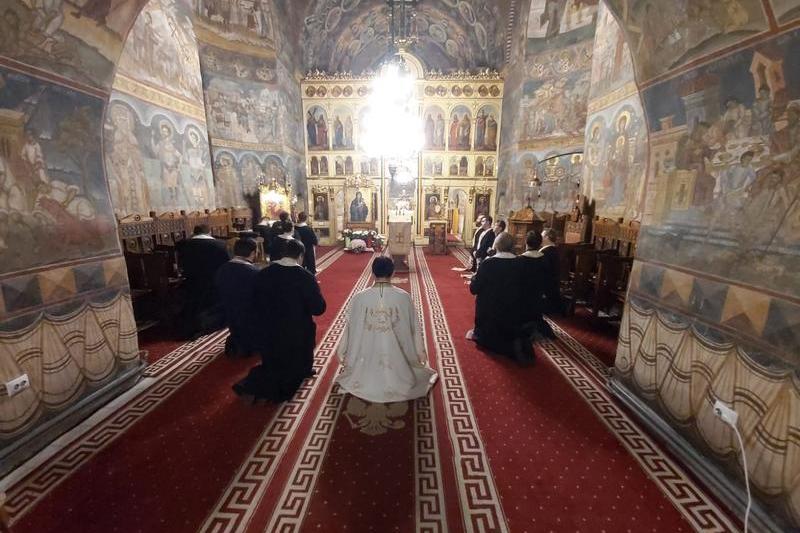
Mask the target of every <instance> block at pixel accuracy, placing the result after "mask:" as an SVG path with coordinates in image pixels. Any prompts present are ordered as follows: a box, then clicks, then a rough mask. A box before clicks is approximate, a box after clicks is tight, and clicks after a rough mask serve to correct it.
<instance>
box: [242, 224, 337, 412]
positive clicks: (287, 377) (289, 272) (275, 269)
mask: <svg viewBox="0 0 800 533" xmlns="http://www.w3.org/2000/svg"><path fill="white" fill-rule="evenodd" d="M304 252H305V248H304V247H303V243H301V242H300V241H298V240H296V239H291V240H289V241H287V242H286V244H285V248H284V250H283V257H282V258H281V259H278V260H277V261H275V262H273V263H272V264H270V266H268V267H267V268H265V269H264V270H262V271H261V272H259V274H258V276H257V277H256V288H255V297H254V302H255V305H254V311H255V317H254V318H255V323H254V325H255V327H256V328H257V330H258V332H259V339H258V345H259V351H260V353H261V364H260V365H259V366H257V367H255V368H253V369H252V370H250V373H249V374H248V375H247V377H245V378H244V379H243V380H242V381H240V382H239V383H237V384H236V385H234V386H233V390H234V391H235V392H236V393H237V394H239V395H248V396H254V397H255V398H256V399H259V398H263V399H266V400H269V401H274V402H284V401H287V400H289V399H291V398H292V396H294V393H295V392H297V389H299V388H300V385H302V383H303V381H304V380H305V379H306V378H308V377H311V376H313V375H314V370H313V363H314V345H315V344H316V331H317V326H316V324H315V323H314V319H313V317H314V316H319V315H321V314H322V313H324V312H325V299H324V298H323V297H322V292H321V291H320V288H319V284H318V283H317V280H316V279H315V278H314V276H313V275H312V274H311V273H310V272H309V271H308V270H306V269H304V268H303V267H302V266H301V265H300V258H301V257H302V256H303V253H304Z"/></svg>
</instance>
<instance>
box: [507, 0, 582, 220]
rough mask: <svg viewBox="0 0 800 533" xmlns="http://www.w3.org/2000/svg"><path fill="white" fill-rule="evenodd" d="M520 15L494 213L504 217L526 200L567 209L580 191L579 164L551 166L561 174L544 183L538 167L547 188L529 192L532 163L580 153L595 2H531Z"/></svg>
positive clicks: (538, 205)
mask: <svg viewBox="0 0 800 533" xmlns="http://www.w3.org/2000/svg"><path fill="white" fill-rule="evenodd" d="M520 10H521V13H523V14H524V16H521V17H520V20H519V23H518V24H517V27H516V28H515V29H514V38H513V39H512V41H513V42H515V43H519V44H518V45H516V46H515V47H514V48H513V49H512V53H511V63H510V64H509V66H508V68H507V69H506V71H505V72H506V74H507V78H506V84H505V85H506V96H505V98H504V101H503V115H504V116H505V117H509V118H507V119H506V123H505V125H504V128H503V133H502V139H501V143H500V147H501V154H500V167H499V173H498V176H499V177H500V184H499V187H500V191H499V194H498V213H499V214H501V215H507V214H508V213H509V211H512V210H518V209H520V208H522V207H524V206H526V205H528V203H529V202H530V204H531V205H532V206H533V207H534V209H539V210H542V209H545V207H544V206H547V208H546V209H547V210H552V209H553V206H555V207H557V210H558V211H569V210H570V209H572V207H573V205H574V203H573V202H574V198H573V196H574V194H573V193H572V192H570V193H569V194H567V193H566V192H565V191H579V189H578V188H577V182H580V181H581V177H582V176H581V173H582V171H581V170H579V165H581V164H582V158H580V157H579V158H578V159H576V160H575V161H573V157H572V156H571V155H570V156H565V157H563V158H557V159H555V160H553V162H552V164H553V165H555V166H554V167H552V168H550V169H549V171H551V172H552V171H553V170H554V169H555V168H556V167H558V168H561V170H560V171H559V174H558V176H556V175H554V174H551V175H550V177H549V178H547V180H545V179H544V177H545V171H546V170H548V169H546V168H545V167H544V166H540V167H539V169H538V172H539V173H540V174H541V176H540V178H542V181H543V183H546V185H543V187H542V188H538V189H532V188H531V187H530V186H529V183H530V181H531V180H532V178H533V175H534V170H533V168H532V167H530V162H531V161H534V160H535V161H537V162H538V161H540V160H542V159H544V158H546V157H548V156H550V155H559V154H567V153H569V152H576V151H578V152H579V151H581V150H582V148H583V143H584V130H585V127H586V116H587V105H588V97H589V89H590V79H591V70H592V49H593V45H594V33H595V25H596V19H597V2H596V1H588V2H587V1H582V2H573V1H568V2H549V1H546V0H531V1H530V2H523V3H522V5H521V6H520ZM576 172H577V173H578V174H577V175H576V174H575V173H576ZM548 180H556V181H548ZM567 198H571V199H570V200H567Z"/></svg>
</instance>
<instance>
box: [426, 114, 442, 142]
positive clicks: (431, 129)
mask: <svg viewBox="0 0 800 533" xmlns="http://www.w3.org/2000/svg"><path fill="white" fill-rule="evenodd" d="M444 115H445V113H444V111H442V109H441V108H439V107H431V108H429V109H428V110H427V111H426V112H425V148H427V149H429V150H437V149H442V148H444V130H445V123H444Z"/></svg>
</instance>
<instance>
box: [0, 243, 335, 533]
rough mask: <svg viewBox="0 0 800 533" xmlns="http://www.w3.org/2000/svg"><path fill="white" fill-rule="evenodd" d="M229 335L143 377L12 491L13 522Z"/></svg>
mask: <svg viewBox="0 0 800 533" xmlns="http://www.w3.org/2000/svg"><path fill="white" fill-rule="evenodd" d="M343 254H344V252H343V250H342V248H335V249H333V250H330V251H328V252H327V253H325V254H324V255H323V256H322V257H321V258H320V266H319V267H318V272H322V271H323V270H325V269H326V268H328V267H330V266H331V265H332V264H333V263H334V262H336V261H337V260H338V259H339V258H340V257H342V255H343ZM227 335H228V330H227V329H225V330H221V331H217V332H215V333H212V334H210V335H206V336H204V337H201V338H199V339H197V340H195V341H192V342H187V343H185V344H182V345H181V346H179V347H178V348H176V349H175V350H173V351H172V352H170V353H169V354H167V355H166V356H164V357H162V358H161V359H159V360H158V361H156V362H155V363H153V364H152V365H150V366H148V367H147V368H146V369H145V371H144V373H143V377H145V378H154V379H155V381H154V382H153V384H152V385H150V386H149V387H147V388H145V389H143V390H142V391H140V392H139V393H138V394H137V396H135V397H134V398H132V399H131V400H129V401H128V402H127V403H126V404H125V405H124V406H122V407H120V409H119V410H118V411H116V412H114V413H112V414H110V415H109V416H108V417H107V418H106V419H104V420H102V421H100V422H98V424H97V425H95V426H94V427H92V428H91V429H89V430H87V431H86V432H85V433H84V434H82V435H80V436H78V437H76V438H75V440H74V441H73V442H72V443H70V444H69V445H67V446H66V447H65V448H63V449H62V450H60V451H58V452H56V453H55V454H54V455H53V456H52V457H50V458H48V459H47V460H45V461H44V462H43V463H42V464H41V465H39V466H38V467H36V468H34V469H33V470H32V471H31V472H30V473H29V474H27V475H26V476H25V477H23V478H22V479H21V480H20V481H19V482H17V483H15V484H14V485H12V486H11V487H9V488H8V489H7V495H8V501H7V504H6V507H7V509H8V511H9V513H10V514H11V517H12V522H16V521H17V520H19V519H20V518H21V517H22V516H23V515H24V514H25V513H27V512H28V511H30V509H31V508H32V507H34V506H35V505H36V503H37V502H39V501H40V500H41V499H42V498H44V497H45V496H46V495H47V494H48V493H49V492H50V491H52V490H53V489H54V488H55V487H57V486H58V485H60V484H61V483H62V482H64V481H65V480H66V479H67V478H68V477H69V476H70V475H71V474H72V472H74V471H75V470H77V469H78V468H80V466H81V465H83V464H85V463H86V462H87V461H88V460H89V459H91V458H92V457H93V456H94V455H96V454H97V453H98V452H100V451H101V450H103V449H104V448H105V447H106V446H108V445H109V444H111V443H112V442H114V441H115V440H117V439H118V438H120V437H121V436H122V434H123V433H125V431H127V430H128V428H130V427H131V426H133V424H135V423H136V422H138V421H139V420H141V419H142V418H143V417H144V416H145V415H146V414H147V413H149V412H150V411H152V410H153V409H155V408H156V407H157V406H158V405H159V404H160V403H161V402H163V401H164V400H166V399H167V398H169V397H170V396H172V394H174V393H175V392H176V391H177V390H178V389H179V388H180V387H182V386H183V385H184V384H185V383H186V382H188V381H189V380H190V379H191V378H192V377H194V376H195V375H197V374H198V373H199V372H200V371H201V370H202V369H203V368H205V367H206V366H207V365H208V364H210V363H211V362H212V361H214V359H216V357H217V356H218V355H219V354H220V353H222V348H223V347H224V343H225V339H226V338H227Z"/></svg>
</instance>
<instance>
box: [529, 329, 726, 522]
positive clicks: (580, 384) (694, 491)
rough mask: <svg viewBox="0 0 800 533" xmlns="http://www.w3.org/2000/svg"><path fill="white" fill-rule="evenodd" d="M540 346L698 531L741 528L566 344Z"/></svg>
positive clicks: (543, 344)
mask: <svg viewBox="0 0 800 533" xmlns="http://www.w3.org/2000/svg"><path fill="white" fill-rule="evenodd" d="M540 346H541V348H542V350H543V351H544V352H545V353H546V354H547V356H548V357H549V358H550V360H551V361H553V364H554V365H555V367H556V368H557V369H558V370H559V371H560V372H561V374H562V375H563V376H564V378H565V379H566V380H567V382H568V383H569V384H570V385H571V386H572V388H573V389H575V390H576V391H577V392H578V394H579V395H580V396H581V397H582V398H583V399H584V401H586V403H587V404H588V405H589V407H590V408H591V409H592V411H594V413H595V415H597V417H598V418H599V419H600V420H601V421H602V422H603V424H604V425H605V426H606V427H607V428H608V430H609V431H610V432H611V433H612V434H613V435H614V436H615V437H616V438H617V439H618V440H619V441H620V443H622V445H623V446H624V447H625V448H626V449H627V450H628V453H630V454H631V455H632V456H633V458H634V459H636V461H637V462H638V463H639V465H640V466H641V468H642V470H643V471H644V472H645V473H646V474H647V475H648V476H649V477H650V479H652V480H653V482H655V484H656V485H657V486H658V487H659V488H660V489H661V491H662V492H663V493H664V494H665V495H666V496H667V498H668V499H669V500H670V501H671V502H672V503H673V505H675V507H676V508H677V509H678V511H679V512H680V513H681V514H682V515H683V516H684V518H685V519H686V520H687V521H688V522H689V523H690V524H691V525H692V527H693V528H695V529H696V530H698V531H730V532H734V531H738V529H737V527H735V526H734V525H733V524H732V523H731V521H730V519H729V518H728V516H727V515H726V514H725V513H724V512H723V511H722V510H721V509H720V508H719V507H718V506H717V505H716V504H715V503H714V502H713V500H712V499H711V498H709V497H708V495H706V494H705V491H704V489H702V488H700V487H699V486H698V485H697V484H696V483H695V482H694V481H693V480H692V479H691V478H690V477H689V476H687V475H686V473H685V472H684V470H683V469H682V468H681V467H680V466H679V465H677V464H676V463H675V462H674V461H673V460H672V459H670V457H669V456H667V455H666V454H665V453H664V452H663V451H662V450H661V448H660V447H659V446H658V445H657V444H656V443H655V442H654V441H653V440H652V439H651V438H650V437H649V436H648V435H647V434H646V433H645V432H644V431H643V430H642V429H641V428H640V427H639V425H638V424H636V423H635V422H634V421H633V420H632V419H631V418H630V417H629V416H628V415H627V414H626V413H625V412H624V411H623V410H622V409H621V408H620V407H618V406H617V404H616V403H615V402H614V400H613V399H612V398H611V397H610V396H609V394H608V392H607V391H606V390H605V388H604V387H603V386H602V385H601V384H600V383H598V382H597V380H596V379H593V377H592V376H589V375H587V373H586V372H585V371H584V370H583V369H582V365H580V364H576V362H575V361H574V359H573V357H572V355H571V354H570V353H568V352H566V351H565V349H564V347H562V346H561V345H560V344H559V343H556V342H551V341H546V342H542V343H541V344H540Z"/></svg>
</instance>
